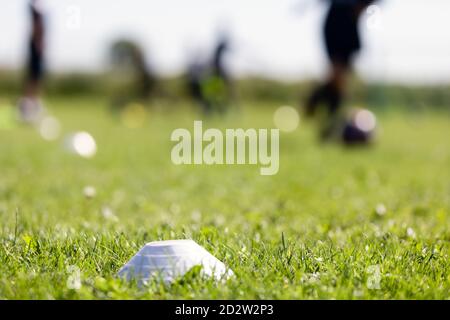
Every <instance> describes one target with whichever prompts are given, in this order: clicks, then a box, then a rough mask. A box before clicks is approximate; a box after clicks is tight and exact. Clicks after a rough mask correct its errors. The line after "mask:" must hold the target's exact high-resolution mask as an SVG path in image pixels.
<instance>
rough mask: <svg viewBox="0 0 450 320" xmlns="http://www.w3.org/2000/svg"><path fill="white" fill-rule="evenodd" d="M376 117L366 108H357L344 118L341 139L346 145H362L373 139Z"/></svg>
mask: <svg viewBox="0 0 450 320" xmlns="http://www.w3.org/2000/svg"><path fill="white" fill-rule="evenodd" d="M376 125H377V119H376V117H375V115H374V114H373V113H372V112H370V111H369V110H366V109H358V110H356V111H355V112H353V113H352V114H351V115H350V117H349V119H348V120H346V123H345V124H344V127H343V130H342V140H343V142H344V143H345V144H347V145H364V144H369V143H370V142H372V141H373V138H374V136H375V129H376Z"/></svg>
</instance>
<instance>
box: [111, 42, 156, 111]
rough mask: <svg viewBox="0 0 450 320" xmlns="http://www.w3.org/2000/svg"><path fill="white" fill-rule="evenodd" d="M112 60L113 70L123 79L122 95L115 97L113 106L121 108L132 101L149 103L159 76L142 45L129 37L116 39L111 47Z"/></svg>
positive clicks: (120, 90) (119, 92) (120, 92)
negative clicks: (150, 64) (151, 65)
mask: <svg viewBox="0 0 450 320" xmlns="http://www.w3.org/2000/svg"><path fill="white" fill-rule="evenodd" d="M110 60H111V64H112V67H113V70H115V71H116V72H117V77H118V78H120V80H121V81H123V80H124V79H127V80H129V81H127V82H126V83H125V86H123V85H124V83H122V82H121V83H120V84H121V85H122V88H120V89H119V90H118V92H116V93H118V94H119V95H120V96H119V97H115V100H117V101H115V102H114V103H113V107H114V108H115V109H120V108H122V107H124V106H125V105H127V104H128V103H130V102H142V103H147V102H148V100H149V99H150V98H151V97H152V94H153V93H154V91H155V86H156V82H157V77H156V75H155V73H154V72H153V70H152V68H151V67H150V66H149V64H148V63H147V59H146V55H145V52H144V50H142V48H141V46H140V45H139V44H138V43H136V42H134V41H132V40H128V39H120V40H117V41H115V42H114V43H113V44H112V46H111V49H110ZM118 80H119V79H118Z"/></svg>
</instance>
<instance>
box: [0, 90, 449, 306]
mask: <svg viewBox="0 0 450 320" xmlns="http://www.w3.org/2000/svg"><path fill="white" fill-rule="evenodd" d="M48 104H49V107H50V109H51V110H52V112H53V113H54V114H55V115H56V116H57V117H58V118H59V119H60V121H61V122H62V124H63V131H64V133H69V132H72V131H75V130H87V131H89V132H91V133H92V135H93V136H94V137H95V138H96V140H97V143H98V153H97V155H96V156H95V157H94V158H93V159H90V160H86V159H83V158H80V157H77V156H75V155H72V154H69V153H67V152H65V151H64V148H63V147H62V146H61V145H62V140H58V141H56V142H47V141H44V140H43V139H42V138H41V137H40V136H39V134H37V132H36V130H34V129H32V128H29V127H23V126H20V127H17V128H13V129H9V130H5V131H1V132H0V168H1V174H0V221H1V224H0V299H135V298H137V299H166V298H175V299H184V298H186V299H200V298H206V299H216V298H231V299H253V298H257V299H266V298H267V299H270V298H274V299H313V298H320V299H386V298H387V299H412V298H414V299H425V298H430V299H448V298H449V297H450V266H449V248H450V243H449V241H450V230H449V225H450V143H449V137H450V126H449V118H448V114H442V113H437V112H432V111H429V112H422V113H420V114H415V113H411V114H409V113H407V112H405V111H397V112H396V111H392V112H384V113H382V114H380V115H379V120H380V132H379V136H378V141H377V144H376V145H375V146H374V147H372V148H365V149H347V148H343V147H339V146H334V145H320V144H318V143H317V141H316V139H315V137H314V135H313V130H312V129H313V128H312V127H311V125H310V124H304V123H302V124H301V127H300V128H299V129H298V130H297V131H295V132H294V133H290V134H282V135H281V149H280V171H279V173H278V174H277V175H275V176H260V175H259V166H250V165H249V166H242V165H240V166H239V165H234V166H231V165H229V166H175V165H173V164H172V163H171V161H170V150H171V147H172V145H173V144H172V143H171V142H170V140H169V137H170V133H171V132H172V130H173V129H175V128H179V127H185V128H189V129H191V128H192V125H193V120H194V119H196V118H199V114H196V113H195V112H193V111H192V110H191V109H190V108H189V107H188V106H184V105H179V106H176V107H175V106H172V105H156V106H154V108H153V109H152V111H150V112H149V114H148V119H147V120H146V123H145V125H144V127H142V128H138V129H129V128H126V127H125V126H123V125H121V123H120V122H119V121H118V119H117V118H115V117H114V116H112V115H111V114H110V113H109V112H108V111H107V108H106V103H105V101H103V100H101V99H66V100H64V99H54V100H49V103H48ZM392 109H394V108H392ZM394 110H395V109H394ZM273 111H274V106H271V105H269V104H266V105H263V104H261V105H251V104H249V105H245V106H243V108H242V109H241V110H240V111H237V112H234V113H231V114H229V115H227V116H226V117H225V118H224V119H220V118H218V117H213V118H211V119H208V120H206V122H205V124H204V126H210V127H220V128H237V127H244V128H245V127H256V128H267V127H272V126H273V124H272V114H273ZM88 185H90V186H94V187H95V188H96V190H97V195H96V196H95V197H94V198H92V199H88V198H86V197H85V196H84V195H83V188H84V187H85V186H88ZM383 206H384V207H385V209H386V210H385V212H384V214H382V213H383V210H381V209H382V207H383ZM377 208H378V210H377ZM380 213H381V214H380ZM183 238H192V239H194V240H196V241H197V242H198V243H199V244H201V245H203V246H204V247H205V248H206V249H208V250H209V251H210V252H211V253H213V254H214V255H216V256H217V257H218V258H219V259H221V260H222V261H224V262H225V263H226V264H227V265H228V266H229V267H230V268H231V269H232V270H233V271H234V273H235V276H234V277H233V278H231V279H229V280H228V281H224V282H219V283H216V282H214V281H211V280H206V279H202V277H201V276H199V274H198V272H191V273H190V274H189V275H187V276H186V277H184V278H182V279H179V281H177V282H176V283H174V284H172V285H164V284H161V283H158V282H152V283H150V284H149V285H148V286H146V287H144V288H138V287H137V286H136V284H128V283H125V282H123V281H121V280H120V279H117V278H116V273H117V271H118V270H119V268H120V267H121V266H122V265H123V264H124V263H125V262H127V261H128V260H129V259H130V258H131V257H132V256H133V255H134V254H135V253H136V252H137V251H138V250H139V248H140V247H142V246H143V245H144V244H145V243H146V242H149V241H155V240H166V239H183ZM377 270H378V271H379V279H380V282H379V288H378V289H377V288H374V286H372V285H371V284H373V279H374V277H376V276H377V274H376V273H377V272H376V271H377Z"/></svg>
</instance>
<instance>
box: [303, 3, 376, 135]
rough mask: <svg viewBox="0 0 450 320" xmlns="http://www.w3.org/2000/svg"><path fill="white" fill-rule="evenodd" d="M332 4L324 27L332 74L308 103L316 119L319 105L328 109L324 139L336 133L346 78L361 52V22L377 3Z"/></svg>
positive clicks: (310, 111)
mask: <svg viewBox="0 0 450 320" xmlns="http://www.w3.org/2000/svg"><path fill="white" fill-rule="evenodd" d="M327 1H329V2H330V4H329V8H328V12H327V14H326V17H325V22H324V25H323V38H324V42H325V49H326V53H327V58H328V60H329V73H328V78H327V80H326V81H325V83H323V84H321V85H319V86H318V87H317V88H315V89H314V90H313V92H312V93H311V95H310V96H309V98H308V100H307V102H306V108H305V113H306V115H307V116H313V115H315V114H316V113H317V109H318V106H319V105H321V104H324V105H325V107H326V120H325V121H326V123H325V126H324V128H323V130H322V132H321V138H323V139H327V138H329V137H330V136H331V135H332V134H333V133H334V131H335V128H336V125H337V122H338V120H337V118H338V116H339V111H340V109H341V105H342V100H343V96H344V90H345V86H346V78H347V76H348V74H349V73H350V71H351V69H352V64H353V59H354V56H355V54H356V53H357V52H358V51H359V50H360V49H361V40H360V35H359V30H358V22H359V18H360V17H361V14H362V12H363V11H364V10H365V9H366V8H367V7H368V6H369V5H371V4H372V3H374V2H375V1H376V0H327Z"/></svg>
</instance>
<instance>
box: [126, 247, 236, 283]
mask: <svg viewBox="0 0 450 320" xmlns="http://www.w3.org/2000/svg"><path fill="white" fill-rule="evenodd" d="M198 265H201V266H202V269H201V274H202V275H204V276H208V277H212V278H214V279H216V280H220V279H224V278H227V277H229V276H231V275H233V272H232V271H231V270H230V269H227V267H226V266H225V265H224V264H223V263H222V262H221V261H219V260H218V259H217V258H216V257H214V256H213V255H211V254H210V253H209V252H208V251H206V250H205V249H204V248H203V247H201V246H199V245H198V244H197V243H196V242H194V241H192V240H169V241H156V242H150V243H147V244H146V245H145V246H144V247H143V248H142V249H141V250H139V252H138V253H137V254H136V255H135V256H134V257H133V258H131V260H130V261H128V263H127V264H126V265H125V266H123V267H122V269H120V270H119V273H118V275H119V277H121V278H125V279H126V280H128V281H130V280H137V281H138V283H139V284H143V283H145V282H146V281H148V280H149V279H151V278H153V277H156V278H157V279H158V278H159V279H162V280H163V281H164V282H172V281H173V280H174V279H175V278H178V277H181V276H183V275H184V274H186V272H188V271H189V270H190V269H191V268H192V267H194V266H198Z"/></svg>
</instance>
